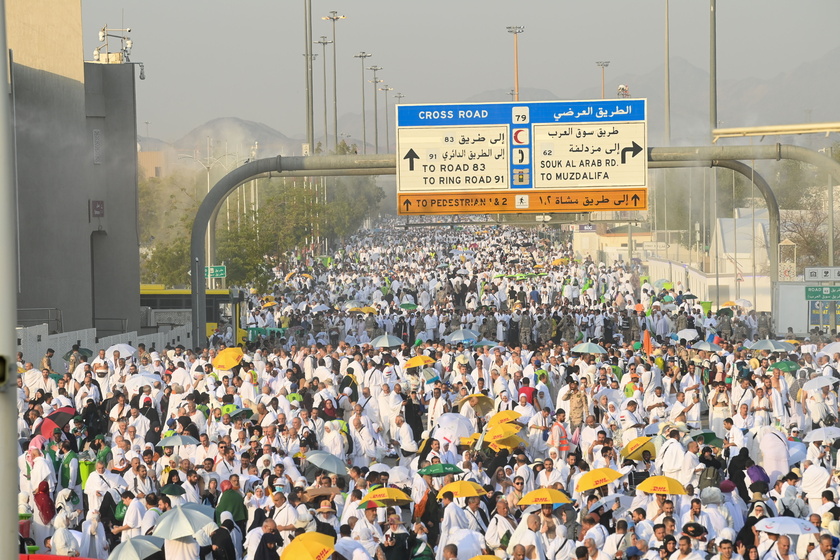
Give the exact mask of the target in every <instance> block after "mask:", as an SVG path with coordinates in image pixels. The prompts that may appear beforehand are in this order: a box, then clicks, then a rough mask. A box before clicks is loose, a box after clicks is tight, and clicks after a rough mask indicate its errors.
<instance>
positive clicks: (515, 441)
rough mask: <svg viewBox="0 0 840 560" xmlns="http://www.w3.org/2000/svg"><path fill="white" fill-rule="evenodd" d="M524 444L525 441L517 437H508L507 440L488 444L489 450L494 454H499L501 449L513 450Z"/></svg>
mask: <svg viewBox="0 0 840 560" xmlns="http://www.w3.org/2000/svg"><path fill="white" fill-rule="evenodd" d="M523 443H525V440H524V439H522V438H521V437H519V436H510V437H509V438H505V439H500V440H499V441H494V442H491V443H490V449H492V450H493V451H495V452H497V453H498V452H499V450H501V449H502V448H505V449H508V450H510V449H515V448H517V447H519V445H520V444H523Z"/></svg>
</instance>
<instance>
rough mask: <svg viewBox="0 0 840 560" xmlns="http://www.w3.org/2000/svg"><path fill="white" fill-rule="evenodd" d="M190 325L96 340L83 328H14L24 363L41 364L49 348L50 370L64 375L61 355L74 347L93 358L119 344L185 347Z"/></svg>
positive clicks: (42, 325)
mask: <svg viewBox="0 0 840 560" xmlns="http://www.w3.org/2000/svg"><path fill="white" fill-rule="evenodd" d="M190 332H191V325H190V324H187V325H183V326H180V327H176V328H174V329H171V330H168V331H165V332H157V333H152V334H146V335H142V336H140V335H138V334H137V332H129V333H123V334H117V335H113V336H105V337H102V338H100V339H98V340H97V338H96V329H83V330H79V331H70V332H63V333H56V334H49V329H48V326H47V324H46V323H44V324H41V325H34V326H31V327H19V328H18V329H17V334H16V337H17V351H18V352H22V353H23V359H24V361H26V362H32V363H33V364H34V365H35V367H38V365H39V364H40V361H41V358H42V357H43V356H44V355H45V354H46V353H47V349H48V348H52V349H53V350H55V356H53V359H52V365H53V369H54V370H55V371H57V372H60V373H63V372H64V371H66V370H67V363H66V362H65V361H64V360H63V356H64V354H65V353H66V352H68V351H69V350H70V349H71V348H72V347H73V345H74V344H78V345H79V347H81V348H87V349H89V350H92V351H93V353H94V355H96V354H97V352H98V351H99V349H103V350H106V349H107V348H108V347H110V346H113V345H114V344H118V343H125V344H129V345H131V346H133V347H135V348H137V345H138V344H140V343H143V344H145V345H146V349H147V350H150V349H152V348H155V349H156V350H158V351H162V350H163V349H164V348H165V347H166V346H167V345H170V346H172V347H175V346H177V345H179V344H183V345H184V346H185V347H186V348H190V347H192V346H193V344H191V342H190V338H189V337H190Z"/></svg>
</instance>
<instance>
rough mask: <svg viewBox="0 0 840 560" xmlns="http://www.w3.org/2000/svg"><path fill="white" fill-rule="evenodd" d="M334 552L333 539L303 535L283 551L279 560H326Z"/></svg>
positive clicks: (315, 534) (313, 534) (316, 535)
mask: <svg viewBox="0 0 840 560" xmlns="http://www.w3.org/2000/svg"><path fill="white" fill-rule="evenodd" d="M333 552H335V538H334V537H331V536H329V535H324V534H323V533H316V532H314V531H313V532H311V533H304V534H302V535H299V536H297V537H295V539H294V540H293V541H292V542H290V543H289V544H288V545H286V547H285V548H284V549H283V554H281V555H280V558H281V560H293V559H294V560H327V558H329V557H330V555H331V554H332V553H333Z"/></svg>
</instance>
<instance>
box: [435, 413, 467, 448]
mask: <svg viewBox="0 0 840 560" xmlns="http://www.w3.org/2000/svg"><path fill="white" fill-rule="evenodd" d="M472 434H473V427H472V424H470V421H469V420H468V419H467V418H466V417H465V416H461V415H460V414H454V413H452V412H449V413H446V414H441V415H440V417H438V419H437V423H436V424H435V428H434V430H432V437H434V438H437V439H443V440H447V441H449V442H453V441H458V439H459V438H462V437H470V436H471V435H472Z"/></svg>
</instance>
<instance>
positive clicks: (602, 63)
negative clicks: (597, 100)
mask: <svg viewBox="0 0 840 560" xmlns="http://www.w3.org/2000/svg"><path fill="white" fill-rule="evenodd" d="M595 64H596V65H598V66H600V67H601V99H606V97H605V95H604V71H605V69H606V68H607V66H609V65H610V61H609V60H599V61H598V62H596V63H595Z"/></svg>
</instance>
